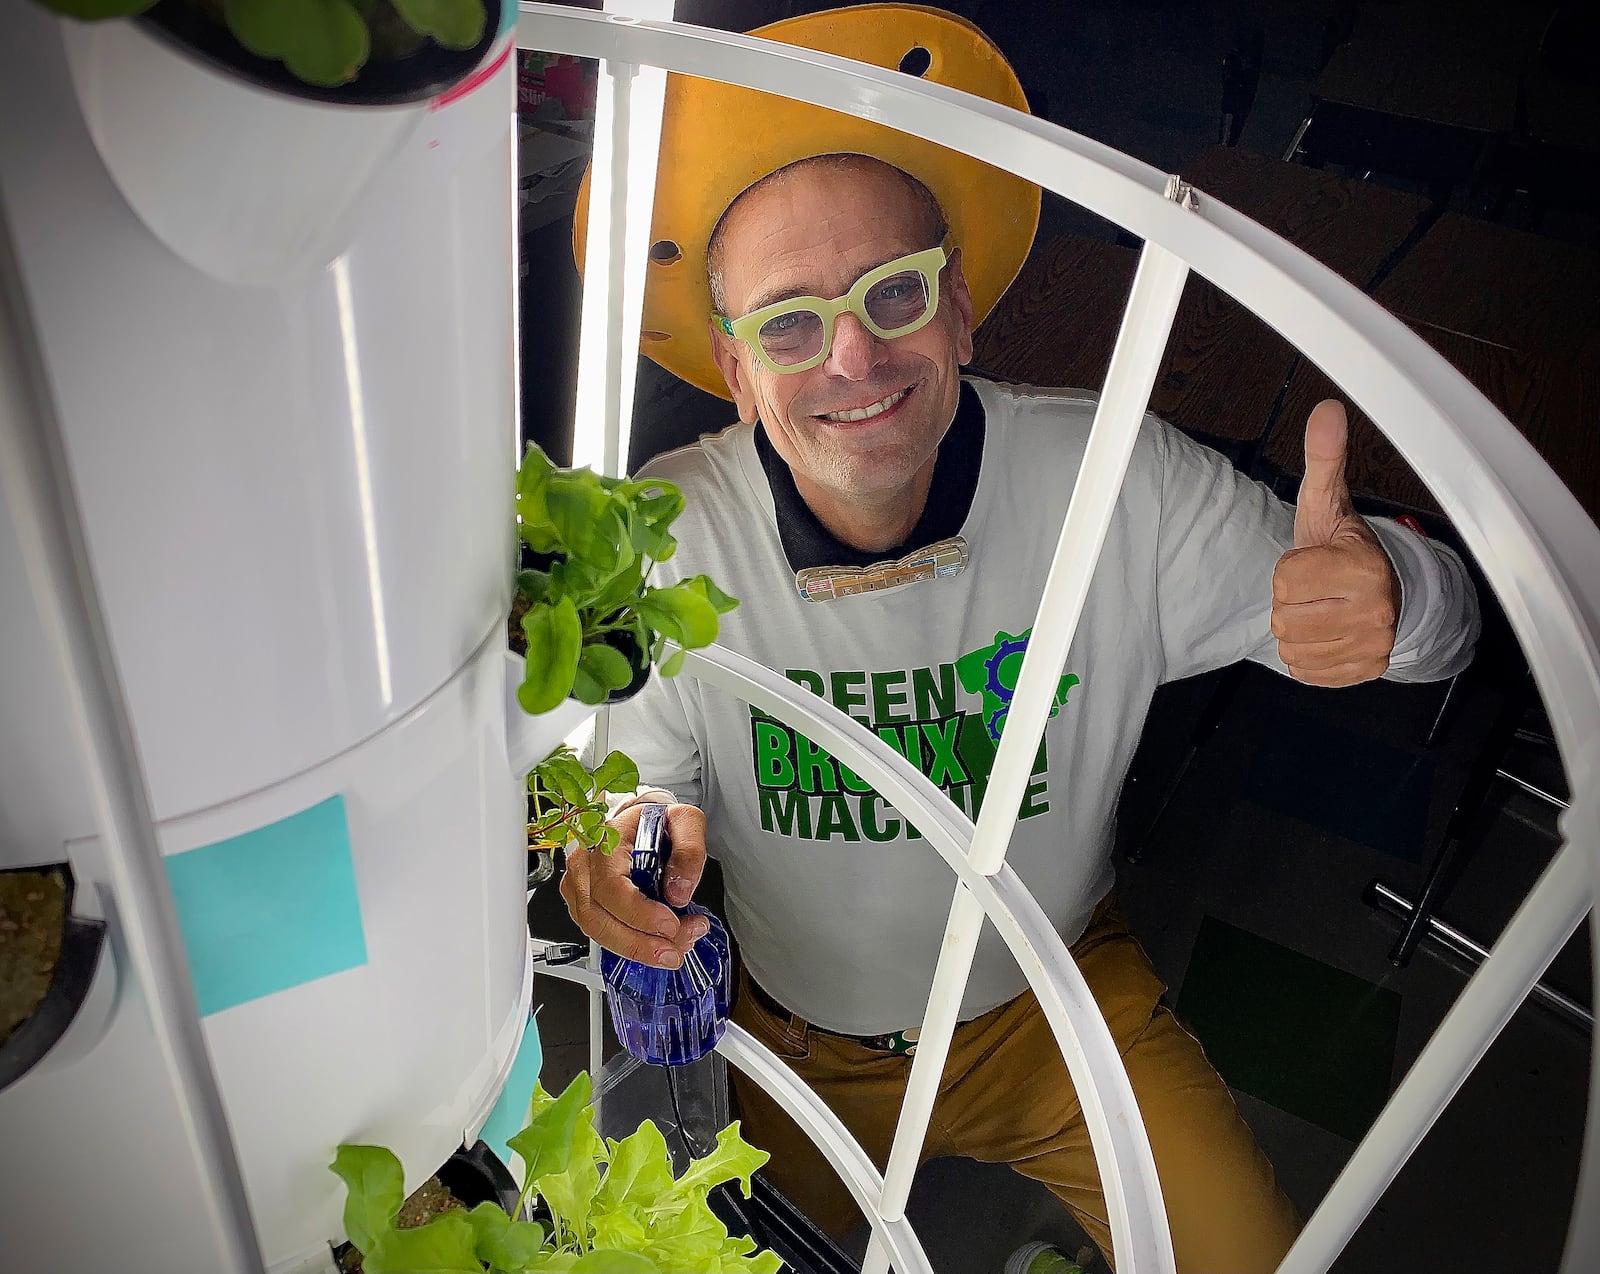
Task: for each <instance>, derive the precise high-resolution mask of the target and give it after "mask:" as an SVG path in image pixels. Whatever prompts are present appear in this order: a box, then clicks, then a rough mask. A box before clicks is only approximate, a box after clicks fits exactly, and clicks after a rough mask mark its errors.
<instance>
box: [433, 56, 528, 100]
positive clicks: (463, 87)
mask: <svg viewBox="0 0 1600 1274" xmlns="http://www.w3.org/2000/svg"><path fill="white" fill-rule="evenodd" d="M514 48H516V41H514V40H513V41H509V42H508V43H507V44H506V47H505V49H504V50H503V51H502V52H501V54H500V56H499V57H497V58H496V59H495V60H494V61H493V62H491V63H489V65H488V66H484V67H480V68H479V69H478V70H476V71H474V72H473V73H472V74H471V75H469V76H467V78H466V79H464V80H462V81H461V83H459V84H457V85H456V86H455V87H454V88H453V89H449V90H447V91H446V92H443V93H441V94H439V96H438V97H436V98H434V99H433V101H432V102H430V103H429V104H428V109H429V110H430V111H436V110H438V109H439V108H440V107H442V106H449V105H450V103H451V102H456V101H460V100H461V99H462V98H463V97H465V96H466V95H467V94H468V93H471V92H473V91H475V90H476V89H479V88H482V87H483V86H484V85H485V84H487V83H488V82H489V81H490V80H492V79H493V78H494V77H495V73H496V72H497V71H499V70H500V68H501V67H502V66H504V65H505V64H506V63H507V62H508V61H510V59H511V50H512V49H514Z"/></svg>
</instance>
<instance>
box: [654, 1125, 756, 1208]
mask: <svg viewBox="0 0 1600 1274" xmlns="http://www.w3.org/2000/svg"><path fill="white" fill-rule="evenodd" d="M770 1158H772V1156H771V1155H769V1154H768V1153H767V1152H766V1151H765V1150H757V1149H756V1148H755V1147H754V1146H752V1145H751V1144H750V1143H749V1142H747V1141H746V1140H745V1139H744V1138H743V1137H741V1136H740V1135H739V1121H738V1120H737V1119H736V1120H734V1121H733V1122H732V1123H731V1124H729V1125H728V1126H727V1127H726V1128H724V1129H723V1130H722V1131H721V1132H719V1133H718V1134H717V1145H716V1149H714V1150H713V1151H712V1152H711V1153H710V1154H708V1155H706V1156H705V1157H704V1158H703V1159H696V1160H695V1161H694V1162H693V1163H691V1164H690V1165H689V1167H688V1169H687V1170H686V1171H685V1172H684V1174H683V1176H681V1177H679V1178H678V1180H677V1183H676V1184H675V1185H674V1186H673V1194H674V1196H675V1197H679V1198H683V1197H687V1195H688V1194H689V1192H691V1191H695V1190H709V1189H711V1187H712V1186H717V1185H721V1184H722V1183H723V1182H724V1181H735V1180H736V1181H738V1182H739V1188H740V1189H741V1190H743V1191H744V1197H745V1198H747V1199H748V1198H749V1197H750V1174H751V1173H752V1172H754V1171H756V1169H758V1168H759V1167H761V1165H762V1164H764V1163H766V1161H767V1160H768V1159H770Z"/></svg>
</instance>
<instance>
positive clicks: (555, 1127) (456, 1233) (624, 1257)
mask: <svg viewBox="0 0 1600 1274" xmlns="http://www.w3.org/2000/svg"><path fill="white" fill-rule="evenodd" d="M591 1093H592V1089H591V1086H590V1082H589V1076H588V1074H587V1073H582V1074H579V1075H578V1077H577V1078H576V1079H574V1080H573V1081H572V1083H570V1084H568V1085H567V1087H566V1090H565V1091H564V1092H563V1093H562V1094H561V1096H559V1097H552V1096H550V1094H549V1093H547V1092H545V1091H544V1088H543V1086H536V1087H535V1088H534V1092H533V1101H532V1103H531V1106H530V1109H529V1119H528V1126H527V1127H526V1128H524V1129H523V1130H522V1131H521V1132H519V1133H518V1134H517V1135H516V1136H515V1137H513V1138H511V1141H510V1143H509V1144H510V1146H511V1148H512V1149H513V1150H515V1151H516V1152H517V1154H519V1155H520V1156H521V1157H522V1162H523V1164H524V1166H525V1167H526V1170H527V1175H526V1177H525V1183H524V1185H523V1187H522V1196H521V1198H520V1199H519V1200H518V1206H517V1212H516V1215H517V1216H518V1217H521V1216H524V1215H526V1213H527V1210H528V1206H529V1205H530V1204H531V1203H532V1202H533V1201H534V1200H536V1199H538V1200H542V1201H543V1204H544V1210H545V1211H546V1212H547V1213H548V1221H549V1226H548V1228H546V1226H544V1225H542V1224H540V1223H539V1222H537V1221H523V1220H516V1219H513V1218H512V1217H508V1216H507V1215H506V1214H505V1212H504V1211H502V1210H501V1208H500V1207H499V1206H498V1205H496V1204H493V1203H480V1204H479V1205H478V1206H477V1207H475V1208H473V1209H472V1210H471V1211H470V1212H448V1213H445V1214H444V1215H442V1216H437V1217H434V1218H433V1220H431V1221H429V1222H428V1223H427V1224H425V1225H421V1226H418V1227H416V1228H415V1229H409V1230H402V1229H399V1228H397V1226H396V1225H395V1218H396V1216H397V1215H398V1214H399V1211H400V1205H401V1203H402V1202H403V1201H404V1194H405V1185H404V1178H405V1174H404V1172H403V1171H402V1169H401V1165H400V1161H399V1160H398V1159H397V1158H395V1156H394V1154H393V1153H392V1152H391V1151H389V1150H386V1149H385V1148H383V1147H382V1146H340V1147H339V1150H338V1153H337V1155H335V1157H334V1160H333V1163H332V1164H331V1165H329V1166H330V1167H331V1168H332V1170H333V1171H334V1172H335V1173H337V1174H338V1176H339V1178H340V1179H341V1180H342V1181H343V1182H344V1183H345V1191H346V1196H345V1205H344V1224H345V1231H346V1233H347V1234H348V1235H349V1236H350V1241H351V1242H352V1243H353V1244H355V1246H356V1247H358V1248H360V1249H361V1252H362V1254H363V1257H362V1265H363V1269H364V1270H365V1274H484V1272H485V1271H490V1272H491V1274H546V1272H547V1271H548V1272H550V1274H557V1272H568V1271H570V1272H572V1274H578V1272H580V1271H587V1270H595V1271H605V1272H606V1274H664V1272H666V1271H679V1270H697V1271H704V1272H705V1274H776V1272H777V1271H778V1270H779V1269H781V1268H782V1266H783V1261H782V1260H781V1259H780V1258H779V1256H778V1254H777V1253H776V1252H773V1251H770V1250H768V1251H764V1252H757V1251H756V1250H755V1248H756V1243H755V1240H754V1239H750V1238H745V1237H738V1236H734V1235H730V1234H729V1233H728V1228H727V1226H725V1225H723V1223H722V1222H721V1221H719V1220H718V1219H717V1216H716V1214H715V1213H714V1212H712V1210H711V1208H710V1206H709V1205H708V1204H707V1202H706V1196H707V1194H708V1193H709V1192H710V1191H711V1189H712V1188H713V1187H715V1186H718V1185H721V1184H722V1183H723V1182H726V1181H738V1182H739V1184H740V1188H741V1189H742V1190H743V1191H744V1196H745V1198H747V1199H748V1198H749V1197H750V1174H751V1173H753V1172H755V1171H756V1170H757V1169H758V1168H760V1167H761V1165H762V1164H764V1163H766V1161H767V1159H768V1157H769V1156H768V1155H767V1152H766V1151H764V1150H757V1149H756V1148H755V1147H754V1146H751V1145H749V1144H748V1143H747V1142H746V1141H745V1140H744V1138H742V1137H741V1136H740V1135H739V1125H738V1123H737V1121H736V1122H734V1123H732V1124H730V1125H729V1126H728V1127H727V1128H724V1129H723V1130H722V1131H721V1132H720V1133H718V1134H717V1145H716V1148H715V1149H714V1150H712V1151H711V1153H710V1154H708V1155H705V1156H704V1157H703V1158H700V1159H696V1160H694V1161H693V1162H692V1163H690V1165H689V1167H688V1168H687V1169H686V1170H685V1171H684V1173H683V1175H682V1176H681V1177H675V1176H674V1174H673V1164H672V1155H671V1153H670V1152H669V1151H668V1149H667V1142H666V1138H665V1137H663V1136H662V1135H661V1132H660V1130H659V1129H658V1128H657V1127H656V1126H655V1124H654V1123H652V1122H651V1121H650V1120H646V1121H645V1122H644V1123H642V1124H640V1125H639V1127H638V1129H637V1130H636V1131H635V1132H633V1133H632V1134H631V1135H629V1136H627V1137H624V1138H623V1139H622V1140H621V1141H611V1140H604V1139H602V1138H601V1136H600V1134H599V1133H597V1132H596V1131H595V1128H594V1107H593V1106H592V1105H591V1104H590V1096H591Z"/></svg>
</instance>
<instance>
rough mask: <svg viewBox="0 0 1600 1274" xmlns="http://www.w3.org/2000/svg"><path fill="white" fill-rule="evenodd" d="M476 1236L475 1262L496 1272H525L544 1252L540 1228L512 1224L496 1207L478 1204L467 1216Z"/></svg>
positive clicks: (532, 1225)
mask: <svg viewBox="0 0 1600 1274" xmlns="http://www.w3.org/2000/svg"><path fill="white" fill-rule="evenodd" d="M467 1220H469V1221H471V1222H472V1228H473V1230H474V1231H475V1232H476V1234H477V1251H478V1258H479V1259H480V1260H483V1261H487V1262H488V1263H489V1266H490V1268H491V1269H493V1270H496V1271H521V1270H525V1269H527V1268H528V1267H529V1266H530V1265H532V1264H533V1263H534V1262H535V1261H536V1260H537V1259H538V1257H539V1254H540V1253H541V1252H542V1251H544V1250H545V1245H544V1239H545V1234H544V1227H543V1226H542V1225H539V1224H538V1223H536V1222H533V1221H513V1220H512V1219H511V1218H510V1217H508V1216H507V1215H506V1214H505V1212H504V1211H503V1210H502V1209H501V1207H500V1205H499V1204H496V1203H480V1204H479V1205H478V1206H477V1207H475V1208H473V1209H472V1211H471V1212H469V1213H467Z"/></svg>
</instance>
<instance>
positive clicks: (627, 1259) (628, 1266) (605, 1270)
mask: <svg viewBox="0 0 1600 1274" xmlns="http://www.w3.org/2000/svg"><path fill="white" fill-rule="evenodd" d="M568 1268H569V1269H570V1270H571V1271H572V1274H579V1271H583V1272H584V1274H588V1272H589V1271H591V1270H592V1271H593V1272H594V1274H663V1270H662V1268H661V1266H659V1265H657V1264H656V1263H655V1262H654V1261H652V1260H651V1259H650V1258H649V1257H647V1256H643V1255H641V1254H640V1253H638V1252H619V1251H616V1250H614V1249H612V1248H598V1247H597V1248H595V1250H594V1251H592V1252H587V1253H585V1254H584V1255H583V1256H580V1257H579V1258H578V1259H577V1260H576V1261H574V1262H573V1263H572V1264H571V1265H570V1266H568ZM680 1268H683V1269H692V1268H694V1267H693V1266H682V1267H680Z"/></svg>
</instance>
